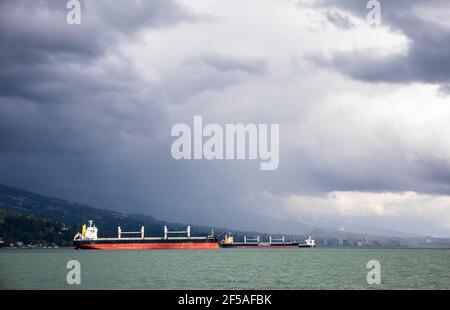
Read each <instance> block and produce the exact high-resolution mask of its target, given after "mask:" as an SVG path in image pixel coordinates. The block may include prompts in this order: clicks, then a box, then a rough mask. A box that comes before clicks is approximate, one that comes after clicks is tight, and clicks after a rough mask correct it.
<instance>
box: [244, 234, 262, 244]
mask: <svg viewBox="0 0 450 310" xmlns="http://www.w3.org/2000/svg"><path fill="white" fill-rule="evenodd" d="M244 243H259V236H256V238H252V239H251V238H247V236H244Z"/></svg>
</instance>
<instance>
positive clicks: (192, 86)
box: [0, 0, 450, 237]
mask: <svg viewBox="0 0 450 310" xmlns="http://www.w3.org/2000/svg"><path fill="white" fill-rule="evenodd" d="M80 2H81V4H82V10H81V13H82V15H81V16H82V22H81V24H80V25H68V24H67V23H66V13H67V9H66V1H61V0H58V1H56V0H55V1H38V0H21V1H12V0H11V1H9V0H3V1H0V44H1V48H0V65H1V70H0V183H3V184H5V185H11V186H17V187H20V188H25V189H28V190H32V191H36V192H39V193H42V194H46V195H52V196H56V197H61V198H65V199H68V200H71V201H78V202H83V203H87V204H90V205H93V206H95V207H101V208H107V209H114V210H119V211H122V212H127V213H130V212H139V213H144V214H148V215H153V216H155V217H158V218H161V219H165V220H170V221H180V222H190V223H195V224H205V225H215V226H225V227H230V228H241V229H256V230H264V231H285V232H297V231H300V227H301V226H302V225H305V224H310V225H319V226H324V227H330V228H343V229H346V230H349V231H351V230H355V229H356V227H366V228H370V227H375V228H383V229H390V230H396V231H402V232H409V233H418V234H424V235H434V236H447V237H450V57H449V55H450V19H449V18H448V17H449V16H450V3H449V2H448V1H447V0H427V1H425V0H423V1H418V0H409V1H401V0H398V1H394V0H389V1H381V2H382V5H381V9H382V12H381V13H382V20H381V25H377V26H373V25H372V26H371V25H368V23H367V21H366V14H367V13H368V9H367V8H366V3H367V1H364V0H360V1H357V0H346V1H331V0H315V1H314V0H239V1H230V0H220V1H211V0H189V1H188V0H185V1H171V0H152V1H137V0H134V1H129V0H127V1H125V0H124V1H120V0H110V1H106V0H81V1H80ZM194 115H201V116H203V121H204V123H219V124H226V123H256V124H258V123H268V124H274V123H276V124H280V164H279V168H278V169H277V170H274V171H260V169H259V161H248V160H246V161H242V160H241V161H237V160H235V161H232V160H228V161H206V160H197V161H193V160H192V161H188V160H181V161H176V160H174V159H173V158H172V157H171V153H170V148H171V144H172V142H173V140H174V139H173V137H171V135H170V133H171V128H172V126H173V125H175V124H177V123H180V122H182V123H188V124H192V122H193V116H194ZM297 228H298V230H297Z"/></svg>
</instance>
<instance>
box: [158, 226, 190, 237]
mask: <svg viewBox="0 0 450 310" xmlns="http://www.w3.org/2000/svg"><path fill="white" fill-rule="evenodd" d="M169 234H187V238H188V239H191V226H188V227H187V229H186V230H168V229H167V226H164V239H169ZM175 238H177V237H170V239H175ZM179 238H180V239H183V237H179ZM184 239H186V237H184Z"/></svg>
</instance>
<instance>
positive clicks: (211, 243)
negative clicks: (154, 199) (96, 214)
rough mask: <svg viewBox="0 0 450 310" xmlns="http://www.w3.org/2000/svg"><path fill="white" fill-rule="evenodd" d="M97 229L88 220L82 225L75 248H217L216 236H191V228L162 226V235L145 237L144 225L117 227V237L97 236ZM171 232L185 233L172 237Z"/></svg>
mask: <svg viewBox="0 0 450 310" xmlns="http://www.w3.org/2000/svg"><path fill="white" fill-rule="evenodd" d="M97 232H98V229H97V227H95V226H94V225H93V223H92V221H89V227H86V225H83V228H82V231H81V233H77V234H76V235H75V238H74V240H73V246H74V247H75V249H86V250H161V249H188V250H189V249H192V250H197V249H198V250H201V249H218V248H219V242H218V239H217V237H216V236H215V235H214V234H212V235H209V236H207V237H191V228H190V226H188V227H187V230H186V231H169V230H168V229H167V227H166V226H164V236H163V237H145V236H144V226H142V228H141V231H138V232H125V231H122V229H121V228H120V227H118V236H117V238H98V237H97ZM173 234H186V236H182V237H173V236H170V235H173ZM124 235H125V236H126V235H140V236H138V237H123V236H124Z"/></svg>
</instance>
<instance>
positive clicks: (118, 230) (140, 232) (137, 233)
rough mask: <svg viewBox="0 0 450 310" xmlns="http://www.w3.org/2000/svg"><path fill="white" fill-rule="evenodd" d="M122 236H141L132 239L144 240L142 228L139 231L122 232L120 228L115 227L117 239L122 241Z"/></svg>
mask: <svg viewBox="0 0 450 310" xmlns="http://www.w3.org/2000/svg"><path fill="white" fill-rule="evenodd" d="M122 235H141V237H140V238H134V239H145V236H144V226H142V227H141V231H122V228H120V226H119V227H117V238H119V239H123V238H122Z"/></svg>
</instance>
